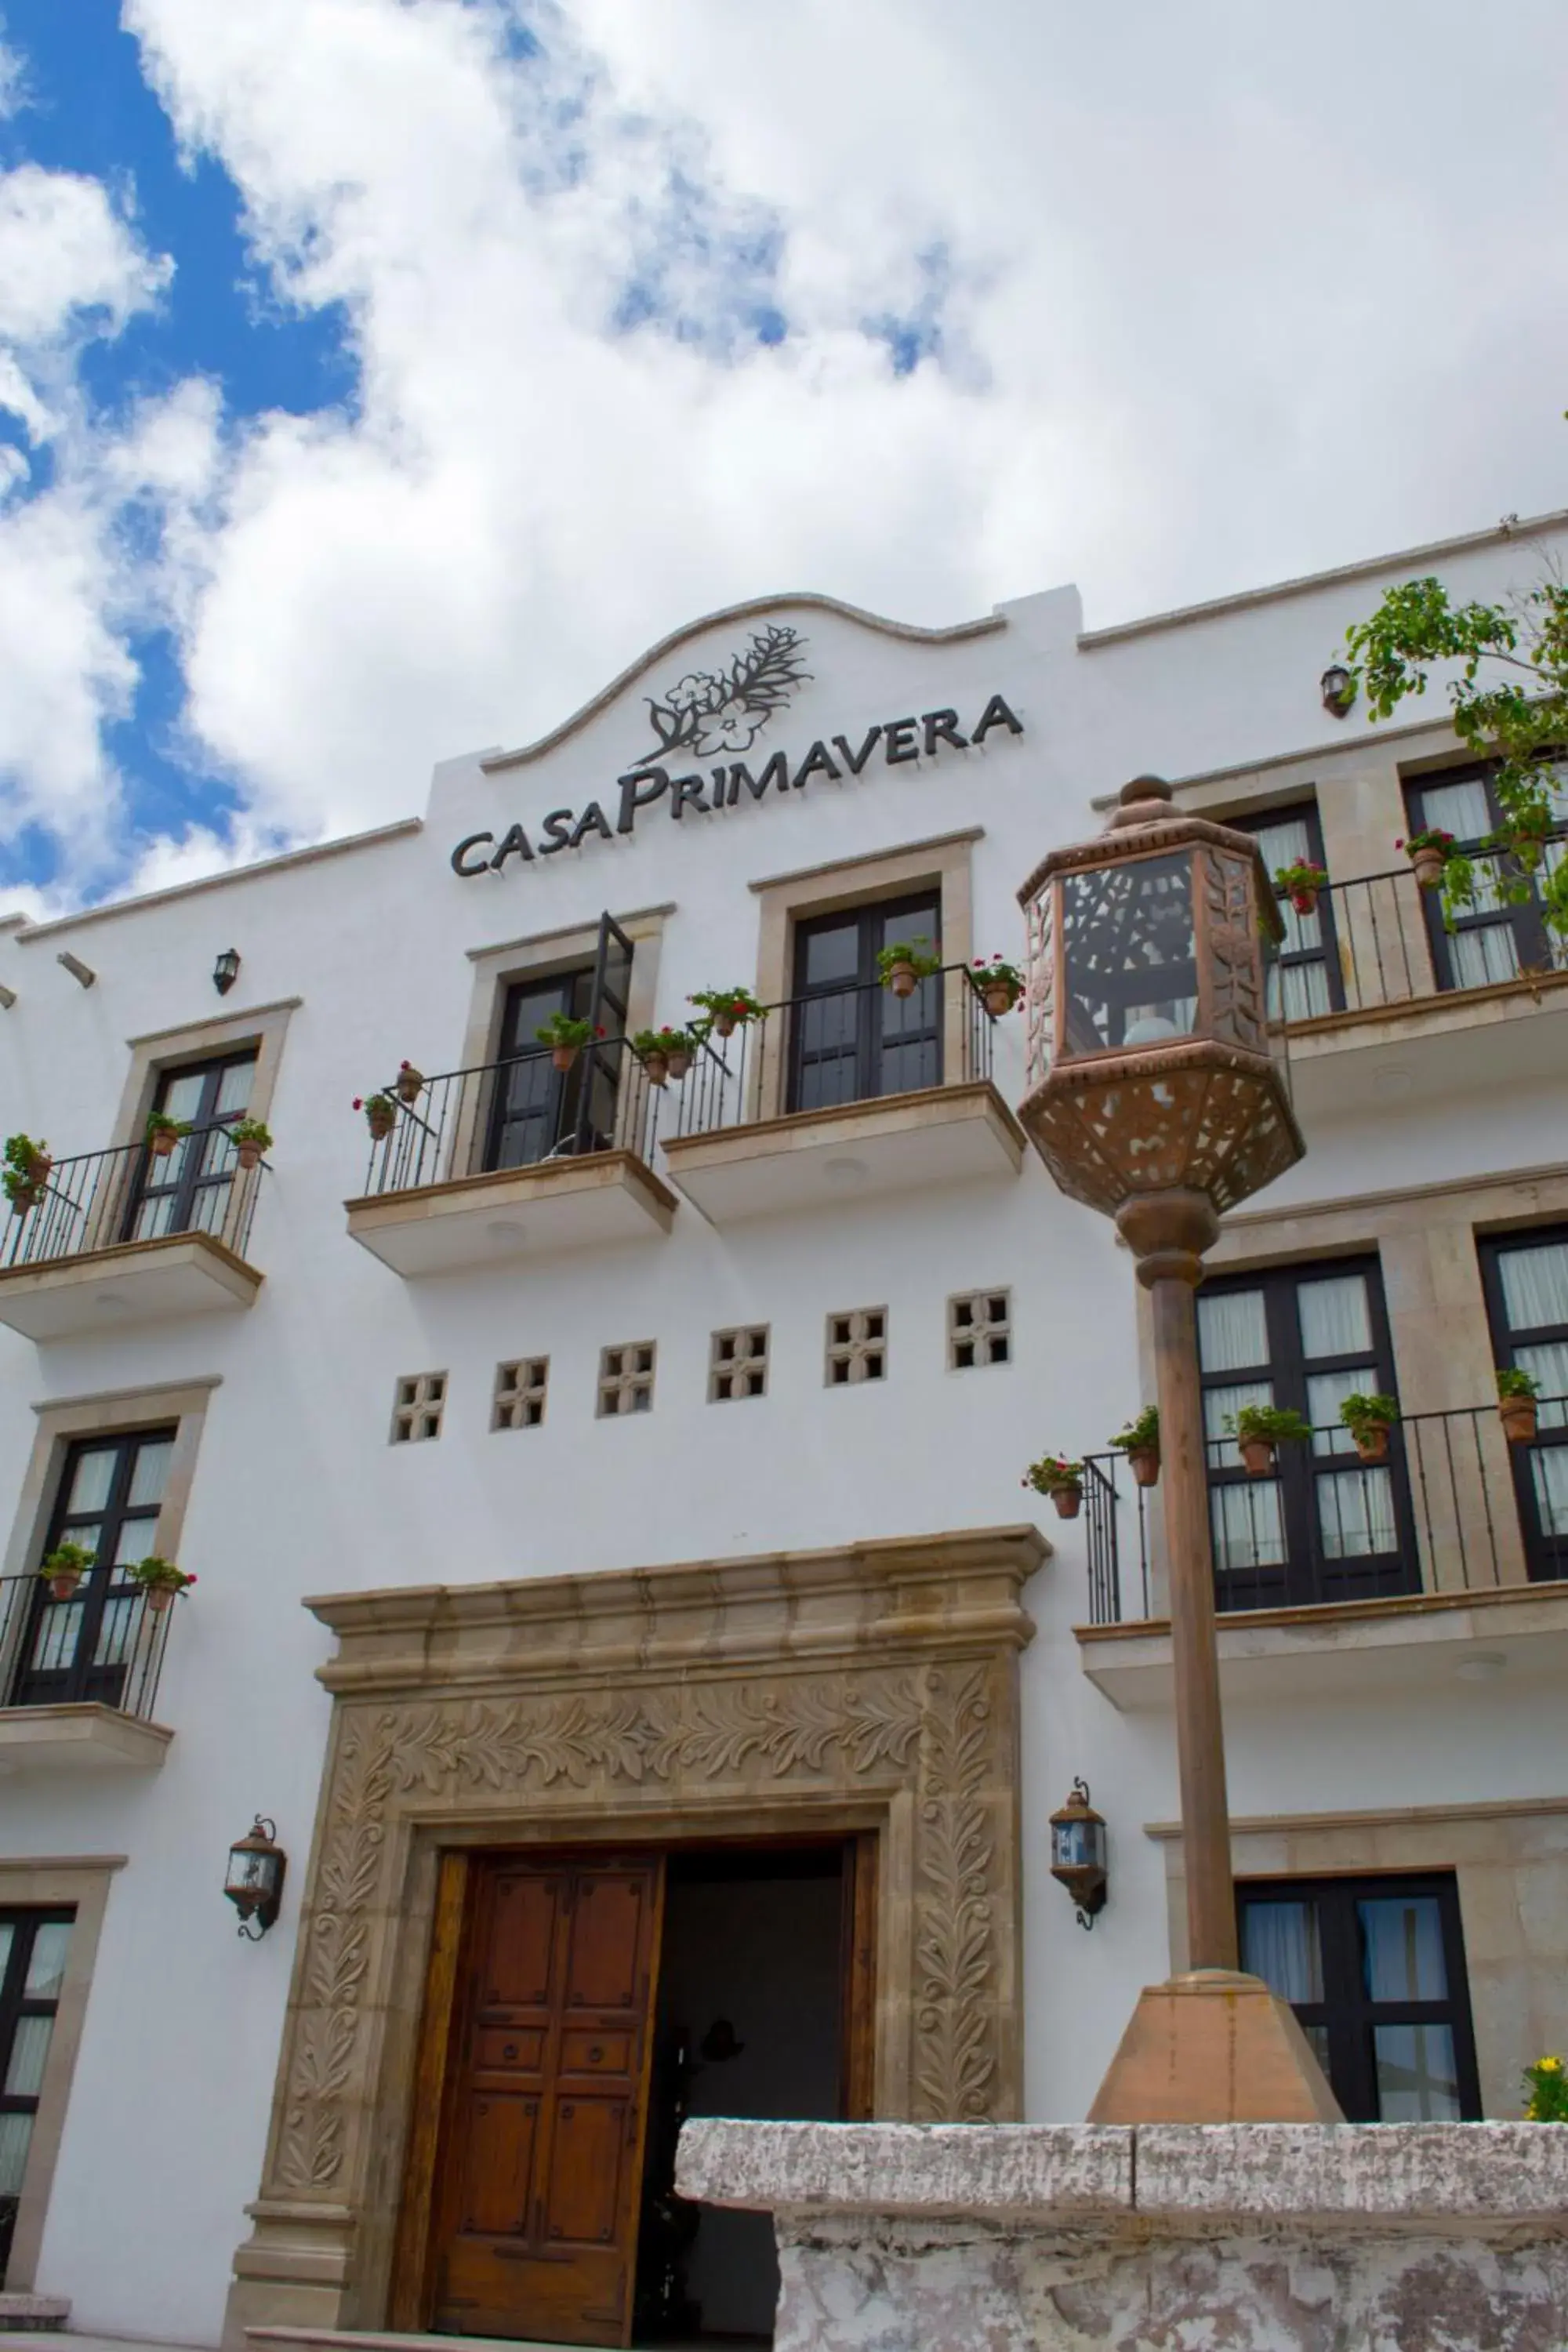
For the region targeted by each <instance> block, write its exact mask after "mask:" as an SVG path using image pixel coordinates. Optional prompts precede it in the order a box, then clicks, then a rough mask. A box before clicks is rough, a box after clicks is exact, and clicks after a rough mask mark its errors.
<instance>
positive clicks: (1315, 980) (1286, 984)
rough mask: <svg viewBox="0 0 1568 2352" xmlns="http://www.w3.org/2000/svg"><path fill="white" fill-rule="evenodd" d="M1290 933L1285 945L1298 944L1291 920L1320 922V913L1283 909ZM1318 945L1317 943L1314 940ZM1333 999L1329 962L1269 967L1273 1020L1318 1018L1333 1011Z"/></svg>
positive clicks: (1270, 1004)
mask: <svg viewBox="0 0 1568 2352" xmlns="http://www.w3.org/2000/svg"><path fill="white" fill-rule="evenodd" d="M1283 912H1284V915H1285V919H1286V924H1287V936H1286V940H1285V944H1286V946H1287V947H1288V948H1289V947H1290V946H1292V945H1293V944H1294V942H1293V941H1292V940H1290V938H1289V925H1290V924H1291V923H1299V924H1300V923H1310V924H1312V925H1314V926H1315V925H1316V923H1317V920H1318V919H1317V917H1316V915H1298V914H1295V913H1294V912H1293V911H1292V910H1291V908H1289V906H1286V907H1285V908H1284V909H1283ZM1314 944H1315V942H1314ZM1332 1011H1333V1006H1332V1005H1331V1003H1330V1002H1329V968H1328V966H1327V964H1325V963H1321V962H1320V963H1292V964H1287V965H1284V966H1281V965H1279V964H1277V963H1276V964H1270V965H1269V967H1268V1017H1269V1019H1270V1020H1271V1021H1314V1020H1316V1019H1317V1017H1318V1015H1319V1013H1331V1012H1332Z"/></svg>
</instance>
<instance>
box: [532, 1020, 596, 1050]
mask: <svg viewBox="0 0 1568 2352" xmlns="http://www.w3.org/2000/svg"><path fill="white" fill-rule="evenodd" d="M533 1034H534V1035H535V1036H536V1037H537V1038H538V1040H539V1042H540V1044H541V1045H551V1046H556V1045H570V1046H571V1047H572V1048H573V1049H574V1051H575V1052H577V1053H581V1052H582V1050H583V1048H584V1045H587V1043H588V1042H589V1040H590V1038H593V1037H602V1036H603V1035H604V1034H605V1033H604V1031H603V1030H602V1029H595V1026H594V1024H593V1023H592V1022H591V1021H577V1020H574V1018H573V1016H572V1014H571V1013H552V1014H551V1016H550V1018H549V1020H548V1021H544V1022H542V1023H541V1024H540V1025H539V1027H538V1028H537V1029H536V1030H535V1031H534V1033H533Z"/></svg>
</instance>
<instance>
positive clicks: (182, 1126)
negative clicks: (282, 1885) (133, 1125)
mask: <svg viewBox="0 0 1568 2352" xmlns="http://www.w3.org/2000/svg"><path fill="white" fill-rule="evenodd" d="M190 1132H191V1122H190V1120H189V1119H188V1118H171V1117H170V1115H169V1113H168V1112H167V1111H166V1110H154V1111H150V1112H149V1113H148V1116H147V1140H148V1142H149V1143H151V1142H153V1139H154V1138H156V1137H157V1136H160V1135H172V1136H173V1137H174V1140H175V1142H176V1143H178V1142H179V1141H180V1140H181V1139H182V1138H183V1137H184V1136H187V1135H189V1134H190Z"/></svg>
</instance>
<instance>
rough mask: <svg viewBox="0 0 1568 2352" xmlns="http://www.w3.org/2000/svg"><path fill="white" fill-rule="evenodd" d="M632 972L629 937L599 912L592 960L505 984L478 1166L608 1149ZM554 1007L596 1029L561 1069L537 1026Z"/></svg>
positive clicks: (528, 1164)
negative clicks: (585, 1043)
mask: <svg viewBox="0 0 1568 2352" xmlns="http://www.w3.org/2000/svg"><path fill="white" fill-rule="evenodd" d="M631 971H632V943H631V941H630V940H629V939H628V938H627V937H626V933H625V931H623V930H622V929H621V928H620V926H619V924H617V923H616V922H614V921H613V920H612V919H611V918H610V917H609V916H608V915H602V916H601V917H600V919H599V944H598V948H597V950H596V952H595V958H594V961H593V962H592V963H585V964H584V965H583V966H581V968H580V969H578V970H575V971H562V972H553V973H552V974H551V975H550V976H549V977H548V978H543V979H531V980H520V981H518V982H515V983H514V984H513V985H512V986H511V987H510V988H509V989H508V990H507V992H506V998H505V1002H504V1003H503V1005H502V1008H501V1030H500V1049H499V1051H498V1053H497V1056H496V1066H495V1067H494V1068H493V1069H492V1070H490V1071H488V1072H486V1073H485V1074H484V1076H485V1083H486V1084H487V1085H488V1087H489V1110H488V1114H487V1116H486V1117H485V1118H484V1119H483V1120H482V1122H481V1128H482V1132H483V1138H484V1158H483V1161H482V1165H483V1166H484V1167H485V1168H532V1167H535V1166H537V1164H538V1163H539V1161H540V1160H553V1159H556V1158H559V1157H561V1156H563V1154H565V1153H569V1152H571V1153H578V1152H584V1151H607V1150H610V1149H611V1147H612V1145H613V1144H614V1142H615V1139H616V1090H617V1085H618V1081H619V1077H620V1070H621V1062H622V1058H623V1055H624V1053H625V1048H624V1046H623V1045H622V1044H621V1042H620V1041H621V1040H622V1039H623V1038H624V1037H625V1036H626V1006H627V1003H628V1000H629V994H630V989H631ZM552 1013H568V1014H570V1016H571V1017H572V1019H573V1020H574V1021H586V1022H587V1023H588V1024H590V1027H591V1028H592V1029H593V1030H594V1031H595V1032H598V1031H601V1030H602V1031H603V1033H604V1036H603V1040H602V1042H601V1040H600V1039H599V1038H598V1037H597V1035H595V1038H594V1040H593V1041H592V1043H591V1044H590V1045H588V1046H587V1047H585V1048H584V1051H583V1052H582V1053H580V1054H579V1055H577V1058H576V1059H575V1061H574V1063H573V1065H572V1066H571V1068H570V1069H569V1070H558V1069H557V1068H556V1067H555V1065H554V1062H553V1060H552V1056H551V1051H550V1048H549V1046H548V1045H541V1044H540V1042H539V1038H538V1035H537V1034H536V1033H537V1032H538V1031H539V1030H540V1029H541V1028H542V1026H543V1025H544V1024H545V1023H546V1022H547V1021H548V1020H549V1019H550V1017H551V1015H552Z"/></svg>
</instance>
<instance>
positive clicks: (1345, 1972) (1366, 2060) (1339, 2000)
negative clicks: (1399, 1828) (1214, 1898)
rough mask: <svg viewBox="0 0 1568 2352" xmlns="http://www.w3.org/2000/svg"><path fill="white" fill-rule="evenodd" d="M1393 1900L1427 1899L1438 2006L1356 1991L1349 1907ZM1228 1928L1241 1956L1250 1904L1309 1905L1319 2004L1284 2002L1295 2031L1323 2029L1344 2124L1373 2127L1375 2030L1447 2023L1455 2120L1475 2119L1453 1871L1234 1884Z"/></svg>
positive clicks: (1478, 2112) (1474, 2072) (1359, 1980)
mask: <svg viewBox="0 0 1568 2352" xmlns="http://www.w3.org/2000/svg"><path fill="white" fill-rule="evenodd" d="M1400 1895H1424V1896H1431V1897H1432V1898H1434V1899H1435V1900H1436V1904H1437V1907H1438V1916H1439V1919H1440V1922H1441V1927H1442V1937H1443V1961H1444V1971H1445V1974H1446V1976H1447V1988H1448V1989H1447V1994H1446V1996H1445V1998H1444V1999H1443V2000H1440V2001H1417V2000H1396V2001H1374V2000H1373V1999H1372V1998H1371V1996H1370V1995H1369V1994H1368V1993H1367V1991H1366V1989H1365V1979H1364V1971H1363V1965H1362V1953H1361V1930H1360V1925H1359V1920H1358V1916H1357V1910H1356V1906H1357V1905H1358V1904H1360V1903H1366V1902H1373V1903H1375V1902H1383V1901H1387V1900H1389V1899H1391V1898H1396V1897H1398V1896H1400ZM1236 1899H1237V1932H1238V1936H1239V1937H1240V1938H1241V1942H1242V1948H1243V1950H1244V1951H1245V1949H1246V1912H1247V1906H1248V1905H1249V1904H1263V1903H1302V1902H1312V1903H1315V1904H1316V1905H1317V1906H1318V1918H1319V1934H1320V1951H1321V1963H1322V1973H1323V1999H1322V2000H1321V2001H1296V2002H1293V2003H1292V2004H1291V2006H1292V2007H1293V2008H1294V2010H1295V2012H1296V2016H1297V2018H1298V2020H1299V2021H1300V2024H1301V2025H1302V2026H1303V2027H1304V2028H1306V2027H1311V2026H1317V2027H1321V2028H1323V2029H1325V2030H1326V2032H1327V2039H1328V2045H1329V2064H1328V2069H1327V2071H1328V2075H1329V2080H1330V2083H1331V2085H1332V2088H1333V2092H1334V2095H1335V2097H1336V2098H1337V2099H1338V2100H1339V2103H1340V2105H1341V2106H1342V2108H1343V2110H1344V2114H1345V2120H1346V2122H1347V2123H1377V2122H1378V2121H1380V2120H1381V2117H1380V2115H1379V2111H1378V2096H1377V2060H1376V2050H1375V2044H1374V2042H1373V2028H1374V2027H1376V2026H1378V2025H1446V2026H1447V2027H1448V2028H1449V2029H1450V2030H1451V2032H1452V2033H1453V2036H1454V2069H1455V2077H1456V2081H1457V2084H1458V2094H1459V2108H1460V2120H1461V2121H1463V2122H1465V2123H1479V2122H1480V2121H1481V2119H1482V2108H1481V2091H1480V2077H1479V2069H1478V2066H1477V2063H1476V2035H1475V2022H1474V2019H1473V2018H1472V2016H1471V2012H1470V1989H1469V1971H1468V1968H1467V1965H1466V1960H1465V1936H1464V1921H1463V1918H1462V1916H1461V1914H1460V1910H1459V1890H1458V1879H1457V1878H1456V1876H1455V1874H1454V1873H1453V1872H1452V1871H1380V1872H1376V1873H1367V1874H1361V1875H1357V1876H1353V1877H1352V1876H1346V1877H1302V1878H1259V1879H1252V1878H1248V1879H1243V1880H1240V1881H1238V1882H1237V1890H1236Z"/></svg>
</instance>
